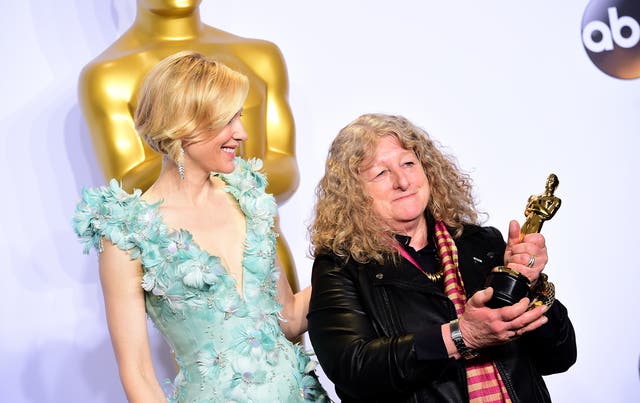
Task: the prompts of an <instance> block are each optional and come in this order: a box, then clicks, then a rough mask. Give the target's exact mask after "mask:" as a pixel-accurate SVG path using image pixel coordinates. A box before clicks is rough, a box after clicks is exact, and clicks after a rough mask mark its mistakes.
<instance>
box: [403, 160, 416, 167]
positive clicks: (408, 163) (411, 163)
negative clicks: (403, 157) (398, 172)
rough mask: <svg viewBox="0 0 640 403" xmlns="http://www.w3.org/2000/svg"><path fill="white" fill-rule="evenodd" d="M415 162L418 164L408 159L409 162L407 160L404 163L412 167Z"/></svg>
mask: <svg viewBox="0 0 640 403" xmlns="http://www.w3.org/2000/svg"><path fill="white" fill-rule="evenodd" d="M415 164H416V163H415V162H414V161H407V162H405V163H404V166H406V167H412V166H414V165H415Z"/></svg>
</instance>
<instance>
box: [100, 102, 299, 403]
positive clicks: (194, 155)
mask: <svg viewBox="0 0 640 403" xmlns="http://www.w3.org/2000/svg"><path fill="white" fill-rule="evenodd" d="M198 138H202V137H201V133H200V136H198ZM246 139H247V133H246V131H245V129H244V126H243V125H242V122H241V121H240V113H238V114H237V115H236V116H235V117H234V118H233V119H232V121H231V122H229V124H227V125H226V126H225V127H224V128H222V129H221V130H219V131H218V132H216V133H211V136H209V137H208V138H207V139H205V140H201V141H198V142H195V143H188V145H185V146H184V147H183V148H184V167H185V169H184V171H185V178H184V180H181V179H180V175H179V172H178V166H177V165H176V163H175V162H174V161H172V160H171V159H169V158H166V157H165V158H164V159H163V165H162V170H161V173H160V176H159V178H158V179H157V180H156V182H154V184H153V185H152V186H151V187H150V188H149V190H148V191H147V192H145V193H144V194H143V199H145V200H147V201H149V202H156V201H158V200H161V199H162V200H164V201H163V203H162V204H161V206H160V213H161V214H162V220H163V222H164V223H165V224H166V225H167V226H168V227H169V228H173V229H185V230H187V231H189V232H190V233H191V234H192V235H193V239H194V242H195V243H196V244H197V245H198V246H199V247H200V248H202V249H204V250H206V251H207V252H209V253H210V254H212V255H215V256H218V257H219V258H220V259H221V261H222V264H223V266H224V267H225V268H226V269H227V271H228V273H229V275H230V276H231V277H232V278H233V279H234V280H235V281H236V287H237V290H238V292H239V293H240V295H243V293H242V289H243V278H242V272H243V271H242V255H243V250H242V245H243V241H244V239H245V217H244V215H243V214H242V212H241V211H240V209H239V207H238V205H237V202H236V201H235V199H234V198H233V196H231V195H229V194H228V193H226V192H225V191H224V189H223V188H224V183H223V181H222V180H221V179H218V178H213V179H212V178H210V176H209V172H210V171H215V172H220V173H228V172H231V171H232V170H233V168H234V163H233V158H234V157H235V152H236V149H237V148H238V147H239V145H240V144H241V142H242V141H244V140H246ZM212 211H215V212H216V213H215V214H212V213H211V212H212ZM221 234H224V236H221ZM276 265H277V267H278V269H279V270H280V277H279V280H278V284H277V291H278V293H277V296H278V301H279V302H280V303H281V304H282V306H283V308H282V311H281V314H282V317H283V320H281V321H280V326H281V327H282V330H283V332H284V334H285V336H286V337H287V338H288V339H289V340H294V339H295V338H296V337H299V336H300V335H301V334H302V333H304V332H305V331H306V330H307V320H306V316H307V311H308V307H309V298H310V296H311V287H307V288H305V289H303V290H302V291H299V292H297V293H295V294H294V293H293V291H292V289H291V287H290V285H289V282H288V281H287V278H286V275H285V274H284V273H283V271H282V269H281V266H280V264H279V262H277V261H276ZM99 266H100V280H101V284H102V289H103V294H104V299H105V309H106V315H107V322H108V325H109V332H110V335H111V341H112V344H113V348H114V352H115V356H116V359H117V362H118V368H119V372H120V378H121V381H122V384H123V387H124V389H125V392H126V394H127V398H128V400H129V401H130V402H145V403H147V402H166V397H165V395H164V393H163V391H162V388H161V387H160V384H159V383H158V381H157V377H156V374H155V371H154V369H153V363H152V357H151V350H150V346H149V339H148V333H147V318H146V313H145V301H144V291H143V289H142V287H141V281H142V274H143V272H142V266H141V264H140V260H139V259H134V260H132V259H131V258H130V256H129V254H128V253H127V252H125V251H122V250H121V249H119V248H118V247H117V246H115V245H114V244H112V243H111V242H109V241H107V240H106V239H103V251H102V253H101V254H100V257H99Z"/></svg>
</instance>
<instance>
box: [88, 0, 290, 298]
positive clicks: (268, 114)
mask: <svg viewBox="0 0 640 403" xmlns="http://www.w3.org/2000/svg"><path fill="white" fill-rule="evenodd" d="M136 1H137V14H136V18H135V20H134V22H133V24H132V26H131V27H130V28H129V29H128V30H127V31H126V32H125V33H124V34H122V36H121V37H120V38H118V39H117V40H116V41H115V42H114V43H113V44H112V45H111V46H109V47H108V48H107V49H106V50H105V51H104V52H102V53H101V54H100V55H98V56H97V57H96V58H95V59H94V60H92V61H91V62H90V63H89V64H87V65H86V66H85V67H84V69H83V70H82V72H81V74H80V80H79V99H80V105H81V108H82V112H83V114H84V117H85V119H86V121H87V123H88V125H89V132H90V135H91V140H92V143H93V146H94V149H95V152H96V156H97V158H98V162H99V164H100V167H101V168H102V171H103V173H104V176H105V179H106V180H109V179H111V178H116V179H118V180H120V181H122V184H123V186H124V188H125V189H127V190H128V191H132V190H133V189H136V188H137V189H141V190H142V191H144V190H146V189H147V188H148V187H149V186H150V185H151V184H152V183H153V182H154V181H155V179H156V178H157V177H158V175H159V173H160V167H161V162H162V158H161V156H160V155H159V154H157V153H155V152H154V151H153V150H151V149H150V148H149V147H148V146H147V145H146V144H145V143H144V141H143V140H142V138H141V137H139V136H138V134H137V132H136V130H135V125H134V122H133V114H134V112H135V110H136V105H137V94H138V91H139V87H140V85H141V83H142V80H143V79H144V76H145V74H146V73H147V71H148V70H149V69H150V68H151V67H152V66H153V65H155V64H156V63H157V62H158V61H160V60H162V59H163V58H165V57H166V56H169V55H171V54H173V53H176V52H178V51H181V50H193V51H196V52H200V53H202V54H205V55H207V56H212V57H215V58H216V59H218V60H220V61H222V62H223V63H225V64H227V65H228V66H229V67H232V68H233V69H235V70H238V71H240V72H242V73H244V74H245V75H247V76H248V77H249V81H250V90H249V95H248V97H247V100H246V102H245V105H244V108H243V117H242V122H243V124H244V126H245V128H246V130H247V133H249V141H247V142H246V143H245V144H243V147H242V149H241V154H242V156H243V157H244V158H253V157H256V158H260V159H262V161H263V162H264V172H265V173H266V175H267V178H268V181H269V186H268V188H267V191H268V192H270V193H272V194H273V195H274V196H275V198H276V200H277V201H278V203H279V204H281V203H283V202H284V201H286V200H287V199H288V198H289V197H291V195H292V194H293V193H294V192H295V190H296V188H297V187H298V181H299V173H298V165H297V162H296V158H295V127H294V121H293V116H292V113H291V108H290V106H289V102H288V93H289V80H288V76H287V70H286V65H285V62H284V58H283V56H282V53H281V52H280V49H279V48H278V47H277V46H276V45H275V44H273V43H271V42H269V41H265V40H259V39H250V38H243V37H240V36H237V35H233V34H231V33H228V32H225V31H222V30H219V29H216V28H213V27H211V26H209V25H206V24H204V23H203V22H202V21H201V19H200V11H199V6H200V3H201V0H183V1H178V0H173V1H172V0H136ZM276 226H277V228H276V230H278V232H280V231H279V227H278V224H277V221H276ZM277 242H278V243H277V254H278V258H279V260H280V262H281V264H282V266H283V269H284V271H285V273H286V275H287V278H288V280H289V283H290V284H291V287H292V288H293V289H294V291H297V290H298V288H299V286H298V279H297V274H296V271H295V266H294V262H293V259H292V257H291V253H290V251H289V247H288V245H287V243H286V240H285V239H284V237H283V236H282V234H280V236H279V237H278V241H277Z"/></svg>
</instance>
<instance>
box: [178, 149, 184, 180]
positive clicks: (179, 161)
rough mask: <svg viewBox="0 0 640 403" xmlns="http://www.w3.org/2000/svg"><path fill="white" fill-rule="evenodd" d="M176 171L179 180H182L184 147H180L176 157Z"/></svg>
mask: <svg viewBox="0 0 640 403" xmlns="http://www.w3.org/2000/svg"><path fill="white" fill-rule="evenodd" d="M178 173H179V174H180V180H184V149H183V148H182V147H180V156H179V157H178Z"/></svg>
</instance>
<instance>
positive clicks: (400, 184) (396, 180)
mask: <svg viewBox="0 0 640 403" xmlns="http://www.w3.org/2000/svg"><path fill="white" fill-rule="evenodd" d="M393 187H394V188H395V189H400V190H407V188H408V187H409V178H407V176H406V175H404V174H403V173H402V172H394V173H393Z"/></svg>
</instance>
